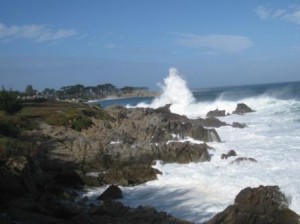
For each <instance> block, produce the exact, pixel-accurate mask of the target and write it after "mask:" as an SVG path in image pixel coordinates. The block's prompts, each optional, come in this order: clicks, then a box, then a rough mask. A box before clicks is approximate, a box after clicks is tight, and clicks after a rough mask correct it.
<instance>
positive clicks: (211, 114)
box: [206, 109, 226, 117]
mask: <svg viewBox="0 0 300 224" xmlns="http://www.w3.org/2000/svg"><path fill="white" fill-rule="evenodd" d="M225 116H226V111H225V110H218V109H216V110H212V111H209V112H208V113H207V114H206V117H225Z"/></svg>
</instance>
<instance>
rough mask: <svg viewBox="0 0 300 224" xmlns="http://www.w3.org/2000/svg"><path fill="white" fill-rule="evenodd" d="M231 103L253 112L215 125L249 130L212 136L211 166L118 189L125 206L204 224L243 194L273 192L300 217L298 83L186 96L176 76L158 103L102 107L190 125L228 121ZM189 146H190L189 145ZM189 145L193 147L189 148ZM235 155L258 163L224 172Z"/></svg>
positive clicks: (179, 169) (166, 170) (167, 172)
mask: <svg viewBox="0 0 300 224" xmlns="http://www.w3.org/2000/svg"><path fill="white" fill-rule="evenodd" d="M237 103H245V104H247V105H248V106H249V107H251V108H252V109H254V110H255V111H256V112H254V113H248V114H245V115H230V116H226V117H221V118H220V120H222V121H225V122H227V123H232V122H240V123H245V124H247V127H246V128H244V129H239V128H232V127H230V126H224V127H220V128H216V130H217V132H218V134H219V135H220V138H221V140H222V142H220V143H218V142H212V143H208V145H209V146H212V147H213V149H211V150H209V153H210V155H211V161H210V162H203V163H190V164H175V163H174V164H162V163H161V162H159V161H157V163H156V165H155V166H154V167H156V168H157V169H159V170H160V171H162V175H159V176H158V179H157V180H154V181H150V182H147V183H145V184H142V185H139V186H135V187H122V190H123V192H124V198H123V199H122V200H121V201H122V202H123V203H124V204H125V205H128V206H132V207H137V206H139V205H149V206H153V207H155V208H156V209H158V210H159V211H165V212H168V213H170V214H172V215H174V216H176V217H178V218H183V219H187V220H190V221H193V222H195V223H204V222H205V221H207V220H208V219H210V218H212V217H213V216H214V215H215V214H216V213H218V212H221V211H222V210H224V209H225V208H226V207H227V206H228V205H230V204H232V203H233V201H234V199H235V196H236V195H237V194H238V193H239V192H240V191H241V190H242V189H244V188H246V187H258V186H259V185H278V186H279V187H280V189H281V191H282V192H283V193H284V194H285V195H286V197H287V198H288V201H289V207H290V209H292V210H294V211H295V212H297V213H298V214H300V82H290V83H276V84H260V85H247V86H235V87H219V88H206V89H197V90H194V91H191V90H190V89H189V88H188V87H187V83H186V81H185V80H184V79H182V78H181V77H180V75H179V74H178V72H177V70H176V69H170V74H169V76H168V77H166V78H165V79H164V82H163V84H162V94H161V95H160V96H159V97H156V98H131V99H115V100H109V101H101V102H100V104H101V106H103V107H106V106H109V105H113V104H120V105H125V106H127V107H152V108H157V107H160V106H164V105H166V104H171V107H170V109H171V111H172V112H174V113H178V114H182V115H186V116H187V117H189V118H199V117H202V118H204V117H205V115H206V113H207V112H208V111H210V110H215V109H219V110H226V113H232V112H233V111H234V110H235V108H236V105H237ZM191 141H193V140H191ZM193 142H194V143H195V144H196V143H197V141H193ZM229 150H235V151H236V153H237V154H238V156H241V157H251V158H254V159H256V160H257V163H251V162H243V163H240V164H230V162H232V161H233V160H234V159H235V158H234V157H230V158H228V159H227V160H222V159H221V154H223V153H227V152H228V151H229ZM104 189H105V188H97V189H90V190H89V191H88V192H87V193H86V195H85V196H88V197H89V198H90V199H91V200H93V199H94V198H95V197H96V196H98V195H99V194H100V193H101V192H103V191H104Z"/></svg>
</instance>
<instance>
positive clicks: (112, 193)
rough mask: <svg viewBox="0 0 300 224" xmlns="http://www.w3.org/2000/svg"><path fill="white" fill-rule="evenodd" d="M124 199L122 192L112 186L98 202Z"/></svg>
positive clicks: (98, 198)
mask: <svg viewBox="0 0 300 224" xmlns="http://www.w3.org/2000/svg"><path fill="white" fill-rule="evenodd" d="M119 198H123V192H122V190H121V189H120V188H119V187H118V186H116V185H110V186H109V187H108V188H107V189H106V190H105V191H104V192H103V193H102V194H101V195H100V196H99V197H97V200H107V199H119Z"/></svg>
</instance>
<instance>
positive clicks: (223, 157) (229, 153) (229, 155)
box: [221, 150, 237, 159]
mask: <svg viewBox="0 0 300 224" xmlns="http://www.w3.org/2000/svg"><path fill="white" fill-rule="evenodd" d="M231 156H237V154H236V152H235V151H234V150H230V151H229V152H228V153H227V154H222V155H221V159H227V158H228V157H231Z"/></svg>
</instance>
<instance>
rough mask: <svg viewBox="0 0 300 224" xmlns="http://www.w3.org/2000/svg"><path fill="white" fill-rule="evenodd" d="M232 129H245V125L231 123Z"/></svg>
mask: <svg viewBox="0 0 300 224" xmlns="http://www.w3.org/2000/svg"><path fill="white" fill-rule="evenodd" d="M231 126H232V127H233V128H245V127H247V125H246V124H244V123H242V124H241V123H239V122H233V123H232V125H231Z"/></svg>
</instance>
